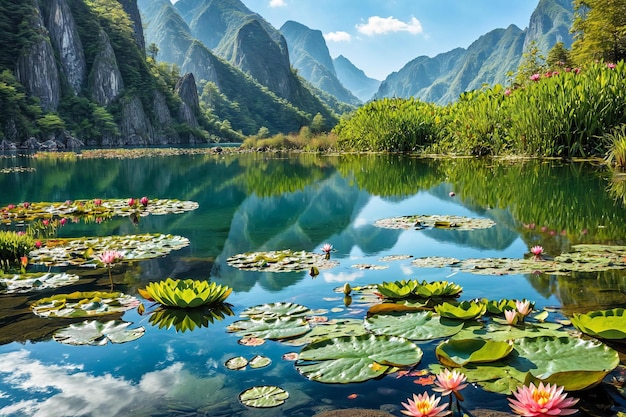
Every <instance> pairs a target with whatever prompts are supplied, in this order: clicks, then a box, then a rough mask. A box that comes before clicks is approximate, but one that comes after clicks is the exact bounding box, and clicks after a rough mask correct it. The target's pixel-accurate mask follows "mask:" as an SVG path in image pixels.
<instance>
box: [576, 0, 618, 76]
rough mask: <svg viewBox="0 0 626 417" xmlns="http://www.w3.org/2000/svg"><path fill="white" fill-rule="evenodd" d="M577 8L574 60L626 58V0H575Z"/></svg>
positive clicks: (585, 61) (583, 61) (581, 61)
mask: <svg viewBox="0 0 626 417" xmlns="http://www.w3.org/2000/svg"><path fill="white" fill-rule="evenodd" d="M574 8H575V10H576V15H575V19H574V24H573V25H572V32H573V33H574V37H575V41H574V43H573V45H572V59H573V60H574V62H576V63H577V64H579V65H582V64H585V63H588V62H592V61H595V60H601V61H608V62H617V61H620V60H622V59H626V0H574Z"/></svg>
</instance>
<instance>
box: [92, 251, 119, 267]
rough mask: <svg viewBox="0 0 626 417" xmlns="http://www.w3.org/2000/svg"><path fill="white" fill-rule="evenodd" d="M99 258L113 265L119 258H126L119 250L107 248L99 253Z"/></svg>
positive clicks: (106, 263) (104, 262)
mask: <svg viewBox="0 0 626 417" xmlns="http://www.w3.org/2000/svg"><path fill="white" fill-rule="evenodd" d="M98 259H100V262H102V263H103V264H105V265H109V266H110V265H111V264H112V263H114V262H115V261H117V260H119V259H124V254H123V253H122V252H120V251H118V250H105V251H104V252H102V253H101V254H99V255H98Z"/></svg>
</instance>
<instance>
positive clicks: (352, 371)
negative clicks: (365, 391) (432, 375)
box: [296, 334, 423, 384]
mask: <svg viewBox="0 0 626 417" xmlns="http://www.w3.org/2000/svg"><path fill="white" fill-rule="evenodd" d="M422 355H423V352H422V350H421V349H420V348H419V347H418V346H417V345H416V344H414V343H412V342H410V341H408V340H406V339H404V338H401V337H389V336H376V335H371V334H370V335H363V336H343V337H338V338H333V339H323V340H319V341H316V342H313V343H311V344H309V345H307V346H305V347H304V348H303V349H302V350H301V351H300V354H299V356H298V361H297V362H296V369H298V372H300V373H301V374H302V375H304V376H305V377H307V378H308V379H311V380H313V381H318V382H323V383H338V384H347V383H352V382H362V381H367V380H369V379H373V378H377V377H379V376H380V375H383V374H384V373H387V372H390V371H395V370H396V368H397V367H412V366H415V365H417V364H418V363H419V362H420V361H421V359H422Z"/></svg>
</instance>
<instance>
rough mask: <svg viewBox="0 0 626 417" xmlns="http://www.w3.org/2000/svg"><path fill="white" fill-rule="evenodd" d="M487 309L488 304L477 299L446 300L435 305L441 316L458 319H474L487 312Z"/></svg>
mask: <svg viewBox="0 0 626 417" xmlns="http://www.w3.org/2000/svg"><path fill="white" fill-rule="evenodd" d="M485 311H487V306H486V305H485V304H484V303H482V302H476V301H462V302H460V303H448V302H445V303H441V304H439V305H436V306H435V312H436V313H437V314H439V315H440V316H441V317H447V318H449V319H457V320H474V319H477V318H478V317H480V316H482V315H483V314H485Z"/></svg>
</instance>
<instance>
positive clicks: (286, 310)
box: [240, 303, 311, 319]
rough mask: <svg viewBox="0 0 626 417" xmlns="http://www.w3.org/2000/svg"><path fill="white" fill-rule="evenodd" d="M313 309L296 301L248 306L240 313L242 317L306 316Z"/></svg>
mask: <svg viewBox="0 0 626 417" xmlns="http://www.w3.org/2000/svg"><path fill="white" fill-rule="evenodd" d="M310 312H311V309H309V308H308V307H305V306H303V305H300V304H295V303H271V304H262V305H258V306H254V307H248V308H246V309H245V310H243V311H242V312H241V314H240V316H241V317H254V318H257V319H261V318H272V317H284V316H292V317H301V316H306V315H307V314H309V313H310Z"/></svg>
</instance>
